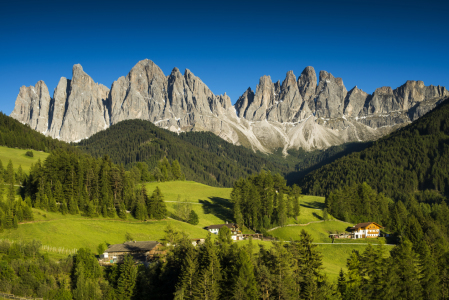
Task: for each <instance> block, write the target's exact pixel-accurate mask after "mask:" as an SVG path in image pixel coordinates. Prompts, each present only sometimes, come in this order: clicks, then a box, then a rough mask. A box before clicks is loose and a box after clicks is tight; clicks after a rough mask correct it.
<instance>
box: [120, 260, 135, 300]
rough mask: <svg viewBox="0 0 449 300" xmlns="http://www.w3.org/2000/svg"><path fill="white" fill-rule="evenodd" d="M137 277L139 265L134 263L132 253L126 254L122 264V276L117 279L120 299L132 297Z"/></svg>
mask: <svg viewBox="0 0 449 300" xmlns="http://www.w3.org/2000/svg"><path fill="white" fill-rule="evenodd" d="M136 279H137V267H136V266H135V265H134V259H133V258H132V256H131V255H126V256H125V257H124V261H123V264H122V265H121V266H120V276H119V278H118V281H117V295H118V298H119V299H125V300H127V299H128V300H130V299H132V297H133V295H134V288H135V286H136Z"/></svg>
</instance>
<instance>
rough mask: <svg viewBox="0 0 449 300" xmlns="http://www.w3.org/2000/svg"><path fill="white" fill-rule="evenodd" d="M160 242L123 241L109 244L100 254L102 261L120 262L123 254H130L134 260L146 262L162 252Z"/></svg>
mask: <svg viewBox="0 0 449 300" xmlns="http://www.w3.org/2000/svg"><path fill="white" fill-rule="evenodd" d="M164 253H165V252H164V250H163V249H162V244H160V243H159V242H157V241H144V242H136V241H132V242H125V243H123V244H115V245H110V246H109V248H108V249H106V250H105V251H104V253H103V255H102V260H104V263H120V262H122V261H123V258H124V257H125V255H131V256H132V257H133V258H134V261H136V262H141V263H146V262H149V261H151V260H153V259H155V258H158V257H160V256H162V255H163V254H164Z"/></svg>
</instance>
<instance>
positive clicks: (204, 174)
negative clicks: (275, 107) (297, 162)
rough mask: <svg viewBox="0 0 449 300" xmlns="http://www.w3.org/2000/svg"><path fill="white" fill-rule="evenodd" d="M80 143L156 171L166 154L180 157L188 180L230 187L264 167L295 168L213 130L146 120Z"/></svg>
mask: <svg viewBox="0 0 449 300" xmlns="http://www.w3.org/2000/svg"><path fill="white" fill-rule="evenodd" d="M78 145H79V147H80V149H82V150H83V151H85V152H87V153H90V154H91V155H92V156H94V157H101V156H103V155H105V154H107V155H109V157H110V158H111V160H112V161H113V162H114V163H117V164H121V163H123V164H124V165H125V167H126V168H131V166H132V165H133V164H135V163H136V162H146V163H147V165H148V167H149V169H150V170H152V169H153V168H155V167H156V166H157V165H158V162H159V161H160V160H161V159H162V158H164V157H167V158H168V160H170V161H173V160H178V161H179V164H180V165H181V168H182V171H183V172H184V174H185V177H186V179H187V180H194V181H197V182H201V183H205V184H208V185H213V186H225V187H230V186H232V184H233V183H234V181H235V180H237V179H238V178H239V177H246V176H248V175H250V174H252V173H254V172H259V171H261V170H262V169H267V170H270V171H273V172H280V173H282V174H284V175H285V174H286V173H288V172H289V171H290V170H291V169H289V167H288V166H287V164H286V163H285V164H281V163H277V162H270V161H269V160H268V158H264V157H262V156H259V155H256V154H255V153H254V152H253V151H252V150H250V149H247V148H244V147H242V146H235V145H233V144H230V143H228V142H226V141H224V140H223V139H221V138H220V137H218V136H216V135H214V134H212V133H209V132H207V133H206V132H189V133H181V134H179V135H178V134H176V133H173V132H170V131H167V130H164V129H161V128H158V127H156V126H155V125H153V124H152V123H151V122H148V121H142V120H128V121H123V122H120V123H118V124H117V125H114V126H111V127H110V128H109V129H107V130H105V131H101V132H99V133H97V134H95V135H93V136H92V137H90V138H89V139H87V140H83V141H81V142H80V143H79V144H78Z"/></svg>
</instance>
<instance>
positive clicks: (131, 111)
mask: <svg viewBox="0 0 449 300" xmlns="http://www.w3.org/2000/svg"><path fill="white" fill-rule="evenodd" d="M448 96H449V92H448V91H447V90H446V88H444V87H440V86H432V85H431V86H425V85H424V83H423V82H422V81H407V82H406V83H405V84H404V85H402V86H400V87H398V88H396V89H394V90H393V89H392V88H390V87H381V88H378V89H376V90H375V92H374V93H373V94H371V95H369V94H367V93H365V92H364V91H362V90H361V89H359V88H357V87H354V88H352V89H351V90H350V91H349V92H348V91H347V90H346V87H345V86H344V84H343V80H342V79H341V78H338V77H334V76H333V75H332V74H330V73H328V72H326V71H320V72H319V78H318V80H317V76H316V72H315V70H314V68H313V67H310V66H309V67H306V68H305V69H304V70H303V71H302V72H301V75H300V76H299V77H298V78H296V76H295V74H294V73H293V71H288V72H287V74H286V76H285V79H284V80H283V81H282V83H281V82H280V81H277V82H273V81H272V79H271V77H270V76H266V75H264V76H262V77H261V78H260V80H259V84H258V85H257V87H256V89H255V92H254V91H253V90H252V89H251V88H248V89H247V90H246V91H245V92H244V93H243V94H242V96H240V97H239V98H238V99H237V101H236V103H235V105H232V103H231V99H230V98H229V97H228V96H227V95H226V94H224V95H215V94H214V93H213V92H212V91H211V90H210V89H209V88H208V87H207V86H206V84H204V83H203V82H202V81H201V79H200V78H198V77H196V76H195V75H194V74H193V73H192V72H191V71H190V70H188V69H186V70H185V72H184V74H182V73H181V72H180V71H179V70H178V69H177V68H174V69H173V70H172V72H171V73H170V74H169V75H168V76H165V75H164V73H163V72H162V70H161V69H160V68H159V67H158V66H157V65H156V64H155V63H154V62H152V61H151V60H148V59H146V60H142V61H140V62H138V63H137V64H136V65H135V66H134V67H133V68H132V69H131V71H130V72H129V73H128V75H127V76H126V77H120V78H118V79H117V80H116V81H114V82H113V83H112V85H111V88H110V89H108V88H107V87H106V86H104V85H102V84H99V83H95V81H94V80H93V79H92V78H91V77H90V76H89V75H87V74H86V73H85V72H84V70H83V68H82V67H81V65H78V64H77V65H74V66H73V72H72V79H66V78H64V77H62V78H61V79H60V81H59V83H58V85H57V87H56V89H55V90H54V93H53V97H51V96H50V94H49V92H48V88H47V86H46V85H45V83H44V82H43V81H39V82H38V83H37V84H36V85H35V86H34V87H33V86H30V87H25V86H23V87H21V88H20V91H19V95H18V96H17V99H16V104H15V108H14V111H13V112H12V113H11V117H13V118H15V119H17V120H19V121H20V122H22V123H24V124H28V125H30V127H31V128H33V129H34V130H36V131H39V132H41V133H44V134H46V135H49V136H51V137H53V138H58V139H61V140H64V141H67V142H74V141H79V140H81V139H85V138H88V137H90V136H91V135H93V134H95V133H97V132H99V131H101V130H105V129H106V128H108V127H109V126H111V125H113V124H116V123H118V122H120V121H123V120H129V119H142V120H148V121H151V122H153V123H154V124H156V125H157V126H159V127H162V128H166V129H169V130H172V131H175V132H186V131H211V132H213V133H215V134H217V135H218V136H220V137H221V138H223V139H225V140H227V141H229V142H231V143H234V144H237V145H244V146H246V147H250V148H252V149H253V150H255V151H261V152H266V153H269V152H272V151H273V150H274V149H277V148H283V151H284V153H285V154H287V150H288V149H291V148H294V149H298V148H303V149H305V150H313V149H324V148H327V147H330V146H333V145H339V144H342V143H346V142H354V141H368V140H374V139H377V138H379V137H381V136H384V135H386V134H388V133H390V132H392V131H393V130H395V129H397V128H399V127H401V126H403V125H405V124H408V123H409V122H411V121H414V120H416V119H417V118H419V117H421V116H423V115H424V114H426V113H427V112H428V111H430V110H432V109H433V108H434V107H435V106H436V105H438V103H439V102H441V101H442V99H444V98H446V97H448Z"/></svg>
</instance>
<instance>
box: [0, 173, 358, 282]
mask: <svg viewBox="0 0 449 300" xmlns="http://www.w3.org/2000/svg"><path fill="white" fill-rule="evenodd" d="M156 186H159V188H160V189H161V191H162V193H163V195H164V197H165V200H166V201H176V200H177V198H178V195H181V198H182V199H184V198H187V199H188V200H189V202H193V203H192V208H193V209H194V210H195V211H196V212H197V214H198V216H199V220H200V223H199V224H198V225H196V226H193V225H190V224H187V223H183V222H180V221H176V220H172V219H167V220H163V221H150V222H139V221H137V220H135V219H133V218H131V217H130V218H129V219H128V220H127V221H122V220H120V219H118V218H116V219H105V218H102V217H99V218H95V219H89V218H85V217H83V216H81V215H75V216H72V215H65V216H63V215H61V214H60V213H51V212H45V211H42V210H38V209H33V210H34V218H35V221H36V222H34V223H27V224H20V225H19V228H18V229H17V230H5V231H4V232H3V233H1V234H0V239H10V240H32V239H37V240H40V241H41V242H42V244H43V245H48V246H52V247H58V248H59V247H64V248H65V249H76V248H81V247H88V248H90V249H92V250H93V251H94V252H96V247H97V246H98V244H99V243H109V244H115V243H122V242H123V241H124V238H125V234H126V232H129V233H131V235H132V236H133V237H134V239H136V240H160V239H161V238H162V237H163V236H164V229H165V227H166V225H167V224H169V223H170V224H172V225H173V226H174V227H175V228H177V229H178V230H183V231H185V232H186V233H187V234H189V236H190V237H191V238H203V237H206V235H207V231H206V230H204V229H203V227H205V226H208V225H211V224H220V223H224V222H225V221H226V220H228V221H230V220H232V211H231V206H230V203H229V201H228V199H229V195H230V193H231V189H226V188H216V187H210V186H206V185H203V184H200V183H196V182H189V181H184V182H179V181H178V182H165V183H147V184H146V188H147V191H148V193H151V192H152V191H153V190H154V189H155V188H156ZM300 202H301V215H300V217H299V218H298V223H300V224H304V223H308V222H313V221H319V220H320V219H321V218H322V210H321V208H322V207H323V205H324V198H322V197H316V196H304V197H302V198H301V200H300ZM166 204H167V208H168V211H169V212H170V213H173V212H174V211H175V203H174V202H167V203H166ZM44 215H45V216H44ZM290 223H296V221H295V220H293V219H290ZM349 225H350V224H347V223H342V222H337V221H329V222H322V223H312V224H310V225H308V226H291V227H283V228H279V229H276V230H273V231H271V233H272V234H273V235H274V236H277V237H279V238H282V239H285V240H290V239H292V238H293V239H295V238H296V237H297V236H299V233H300V231H301V230H302V229H305V230H306V231H307V232H309V233H310V234H311V235H312V237H313V238H314V241H315V242H331V240H330V239H329V238H328V237H327V236H328V234H329V232H335V230H338V231H343V230H345V229H346V227H348V226H349ZM253 242H254V244H255V245H264V246H266V247H270V245H271V242H261V241H253ZM246 243H247V241H243V242H239V245H244V244H246ZM317 247H318V250H319V251H321V252H322V254H323V266H324V273H326V274H327V275H328V277H329V278H330V279H332V280H334V279H336V278H337V275H338V272H339V271H340V268H343V269H344V270H345V269H346V259H347V258H348V257H349V254H350V253H351V251H352V250H353V249H355V250H359V251H361V252H362V251H363V250H364V249H365V248H366V246H365V245H318V246H317ZM257 249H258V247H255V250H257ZM50 254H51V255H52V256H54V257H55V258H62V257H64V255H63V254H57V253H50Z"/></svg>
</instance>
